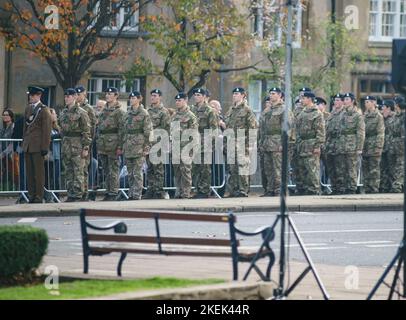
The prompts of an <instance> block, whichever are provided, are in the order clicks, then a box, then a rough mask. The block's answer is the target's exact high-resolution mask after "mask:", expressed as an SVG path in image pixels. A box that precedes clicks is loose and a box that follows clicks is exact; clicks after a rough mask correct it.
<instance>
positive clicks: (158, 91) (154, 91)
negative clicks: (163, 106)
mask: <svg viewBox="0 0 406 320" xmlns="http://www.w3.org/2000/svg"><path fill="white" fill-rule="evenodd" d="M150 93H151V94H153V93H155V94H159V95H160V96H162V91H161V90H159V89H154V90H152V91H151V92H150Z"/></svg>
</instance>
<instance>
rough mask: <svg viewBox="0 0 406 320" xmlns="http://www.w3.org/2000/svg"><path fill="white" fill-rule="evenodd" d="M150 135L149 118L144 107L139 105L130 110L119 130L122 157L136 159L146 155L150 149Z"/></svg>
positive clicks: (150, 124) (150, 125) (150, 123)
mask: <svg viewBox="0 0 406 320" xmlns="http://www.w3.org/2000/svg"><path fill="white" fill-rule="evenodd" d="M151 133H152V122H151V118H150V115H149V113H148V111H147V110H145V108H144V106H143V105H140V106H139V107H138V108H137V109H133V108H130V109H129V110H128V111H127V113H126V114H125V115H124V118H123V124H122V126H121V127H120V130H119V135H120V145H122V146H123V153H124V157H126V158H138V157H142V156H143V155H144V154H147V153H148V152H149V150H150V148H151V142H150V135H151Z"/></svg>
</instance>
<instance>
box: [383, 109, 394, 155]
mask: <svg viewBox="0 0 406 320" xmlns="http://www.w3.org/2000/svg"><path fill="white" fill-rule="evenodd" d="M393 121H394V113H393V112H391V113H390V114H389V115H388V116H387V117H386V118H385V117H384V118H383V123H384V124H385V141H384V144H383V151H382V152H388V151H389V146H390V143H391V141H392V132H391V129H392V122H393Z"/></svg>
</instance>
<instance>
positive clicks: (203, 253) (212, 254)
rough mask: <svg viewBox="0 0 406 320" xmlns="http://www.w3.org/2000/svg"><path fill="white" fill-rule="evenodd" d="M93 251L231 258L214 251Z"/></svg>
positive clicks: (96, 250) (224, 253)
mask: <svg viewBox="0 0 406 320" xmlns="http://www.w3.org/2000/svg"><path fill="white" fill-rule="evenodd" d="M90 250H91V251H94V252H104V253H110V252H128V253H140V254H143V253H144V254H164V255H168V256H197V257H231V249H230V252H213V251H170V250H169V251H167V250H162V253H159V251H158V250H147V249H129V248H98V247H90Z"/></svg>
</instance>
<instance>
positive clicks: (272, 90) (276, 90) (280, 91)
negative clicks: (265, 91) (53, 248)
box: [269, 87, 282, 93]
mask: <svg viewBox="0 0 406 320" xmlns="http://www.w3.org/2000/svg"><path fill="white" fill-rule="evenodd" d="M271 92H278V93H282V90H281V89H280V88H277V87H273V88H271V89H269V93H271Z"/></svg>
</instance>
